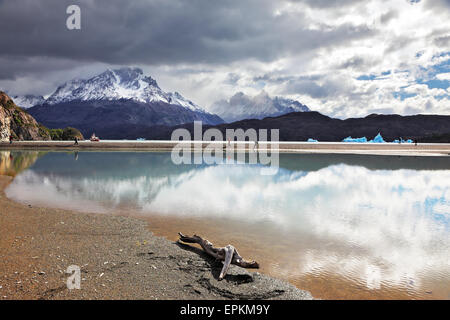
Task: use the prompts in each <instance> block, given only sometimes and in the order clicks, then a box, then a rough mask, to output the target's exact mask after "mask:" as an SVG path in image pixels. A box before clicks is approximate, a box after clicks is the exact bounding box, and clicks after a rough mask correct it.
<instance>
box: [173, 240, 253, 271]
mask: <svg viewBox="0 0 450 320" xmlns="http://www.w3.org/2000/svg"><path fill="white" fill-rule="evenodd" d="M178 235H179V236H180V239H179V240H178V241H182V242H186V243H198V244H199V245H200V246H201V247H202V248H203V250H204V251H205V252H206V253H207V254H209V255H210V256H212V257H214V258H215V259H216V260H218V261H223V268H222V271H221V272H220V275H219V280H222V279H223V278H224V277H225V275H226V274H227V271H228V268H229V267H230V264H235V265H237V266H240V267H242V268H255V269H258V268H259V264H258V262H256V261H247V260H245V259H244V258H242V257H241V256H240V255H239V252H238V251H237V250H236V248H235V247H233V246H232V245H230V244H229V245H227V246H226V247H224V248H215V247H214V246H213V244H212V243H211V242H209V241H208V240H206V239H202V237H199V236H198V235H196V234H194V235H193V236H192V237H189V236H185V235H184V234H182V233H181V232H178Z"/></svg>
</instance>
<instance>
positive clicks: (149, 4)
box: [0, 0, 374, 78]
mask: <svg viewBox="0 0 450 320" xmlns="http://www.w3.org/2000/svg"><path fill="white" fill-rule="evenodd" d="M355 1H356V0H354V1H350V0H345V4H347V3H351V2H355ZM326 2H327V1H323V0H322V1H305V3H307V4H309V5H311V6H325V3H326ZM341 2H342V0H341V1H339V3H341ZM74 3H75V4H78V5H80V7H81V18H82V19H81V28H82V29H81V30H72V31H69V30H67V29H66V18H67V14H66V8H67V6H68V5H71V4H74ZM313 3H314V4H313ZM328 3H337V2H336V1H328ZM277 5H279V2H278V1H270V0H247V1H241V0H228V1H208V0H190V1H184V0H170V1H167V0H136V1H122V0H96V1H88V0H79V1H74V0H70V1H68V0H45V1H36V0H15V1H1V0H0V39H1V40H2V51H1V52H0V57H1V58H2V59H3V61H8V59H9V57H14V59H20V58H22V59H24V61H28V63H25V64H24V65H23V66H22V67H21V68H5V70H6V71H3V70H2V72H1V73H0V77H3V78H5V77H15V76H17V75H18V73H21V72H26V71H27V70H29V72H34V71H39V70H40V68H43V67H41V66H35V65H33V64H32V62H33V61H34V62H35V63H37V64H42V61H39V58H40V57H41V58H42V57H46V59H47V61H48V59H49V58H54V59H59V60H61V61H62V60H71V61H75V62H85V63H87V62H100V63H106V64H128V65H130V64H147V65H163V64H182V63H184V64H227V63H230V62H235V61H240V60H246V59H254V60H258V61H265V62H268V61H274V60H276V59H278V58H282V57H287V56H291V55H296V54H300V53H303V52H307V51H310V50H314V49H316V48H320V47H331V46H345V45H346V44H348V43H349V42H351V41H353V40H356V39H361V38H364V37H369V36H371V35H373V33H374V31H373V30H371V29H370V28H368V27H367V26H365V25H352V24H349V23H346V24H342V25H340V26H337V27H333V28H329V27H327V28H324V30H320V29H319V30H318V29H314V30H310V29H309V28H308V25H309V21H307V19H306V18H305V17H304V16H303V15H302V14H301V13H298V12H295V13H283V14H281V15H275V14H274V12H275V9H276V7H277ZM31 58H33V59H34V60H33V59H31ZM27 59H28V60H27ZM52 65H55V63H49V64H48V66H47V67H48V68H49V70H53V69H52V68H53V67H54V66H52ZM56 66H57V67H58V68H59V66H58V63H56ZM2 68H3V67H2ZM68 68H69V66H68Z"/></svg>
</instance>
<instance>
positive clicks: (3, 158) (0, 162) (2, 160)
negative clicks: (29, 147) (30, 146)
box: [0, 150, 45, 176]
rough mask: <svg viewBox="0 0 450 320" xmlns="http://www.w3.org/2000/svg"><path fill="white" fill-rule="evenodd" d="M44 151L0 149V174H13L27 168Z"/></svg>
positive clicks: (43, 153)
mask: <svg viewBox="0 0 450 320" xmlns="http://www.w3.org/2000/svg"><path fill="white" fill-rule="evenodd" d="M43 155H45V152H38V151H7V150H6V151H5V150H1V151H0V175H7V176H15V175H16V174H18V173H19V172H22V171H23V170H25V169H27V168H28V167H29V166H31V165H32V164H33V163H35V162H36V160H37V159H38V158H39V157H42V156H43Z"/></svg>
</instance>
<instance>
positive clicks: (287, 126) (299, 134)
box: [133, 111, 450, 143]
mask: <svg viewBox="0 0 450 320" xmlns="http://www.w3.org/2000/svg"><path fill="white" fill-rule="evenodd" d="M178 128H185V129H187V130H189V131H190V133H191V136H193V134H194V129H193V124H184V125H180V126H176V127H163V126H162V127H155V128H153V130H152V131H151V132H140V131H139V129H138V128H136V131H134V132H133V134H134V135H137V136H139V135H142V136H144V137H145V138H148V139H155V140H170V137H171V133H172V132H173V130H175V129H178ZM209 128H216V129H218V130H219V131H221V132H222V134H223V135H224V137H225V136H226V129H243V130H247V129H255V130H257V131H258V130H259V129H269V130H268V131H269V132H268V133H269V139H270V129H279V139H280V141H307V140H308V139H309V138H313V139H317V140H319V141H322V142H324V141H330V142H338V141H342V140H343V139H344V138H346V137H348V136H352V137H354V138H356V137H358V138H359V137H367V138H368V139H372V138H374V137H375V136H376V135H377V134H378V133H381V135H382V136H383V138H384V139H385V140H386V141H394V140H396V139H399V138H403V139H404V140H406V139H413V140H416V139H417V140H418V141H419V142H442V143H443V142H445V143H449V142H450V116H441V115H414V116H401V115H397V114H389V115H382V114H371V115H369V116H367V117H364V118H349V119H345V120H342V119H336V118H331V117H328V116H326V115H323V114H321V113H319V112H316V111H310V112H293V113H289V114H284V115H282V116H278V117H267V118H264V119H262V120H259V119H247V120H241V121H236V122H233V123H225V124H219V125H216V126H203V130H206V129H209Z"/></svg>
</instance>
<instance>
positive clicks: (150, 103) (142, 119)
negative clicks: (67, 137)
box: [28, 68, 223, 139]
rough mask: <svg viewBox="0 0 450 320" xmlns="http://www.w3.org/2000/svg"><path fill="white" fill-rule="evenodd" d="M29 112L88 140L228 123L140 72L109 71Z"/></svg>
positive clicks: (78, 82)
mask: <svg viewBox="0 0 450 320" xmlns="http://www.w3.org/2000/svg"><path fill="white" fill-rule="evenodd" d="M28 111H29V113H30V114H31V115H32V116H33V117H35V119H36V120H37V121H39V122H40V123H42V124H44V125H45V126H47V127H49V128H65V127H74V128H77V129H79V130H80V131H81V132H82V133H83V135H84V136H90V135H91V134H92V133H93V132H95V133H96V134H98V135H99V136H100V137H101V138H105V139H130V138H133V139H135V138H136V137H145V136H146V133H148V134H150V132H152V131H153V130H154V127H155V126H166V127H171V126H177V125H181V124H185V123H192V122H193V121H202V122H203V123H204V124H209V125H216V124H220V123H223V120H222V119H221V118H220V117H219V116H217V115H215V114H211V113H209V112H207V111H205V110H203V109H202V108H201V107H199V106H198V105H196V104H195V103H193V102H192V101H190V100H188V99H186V98H184V97H183V96H182V95H181V94H179V93H178V92H174V93H172V92H165V91H163V90H162V89H161V88H160V87H159V86H158V84H157V83H156V80H154V79H153V78H151V77H149V76H145V75H144V73H143V72H142V70H141V69H138V68H121V69H115V70H106V71H105V72H103V73H101V74H99V75H96V76H94V77H92V78H89V79H75V80H72V81H69V82H66V83H65V84H63V85H61V86H59V87H58V88H57V89H56V91H55V92H54V93H53V94H51V95H50V96H49V97H48V98H47V99H46V100H45V102H44V103H42V104H39V105H35V106H34V107H32V108H30V109H28Z"/></svg>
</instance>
